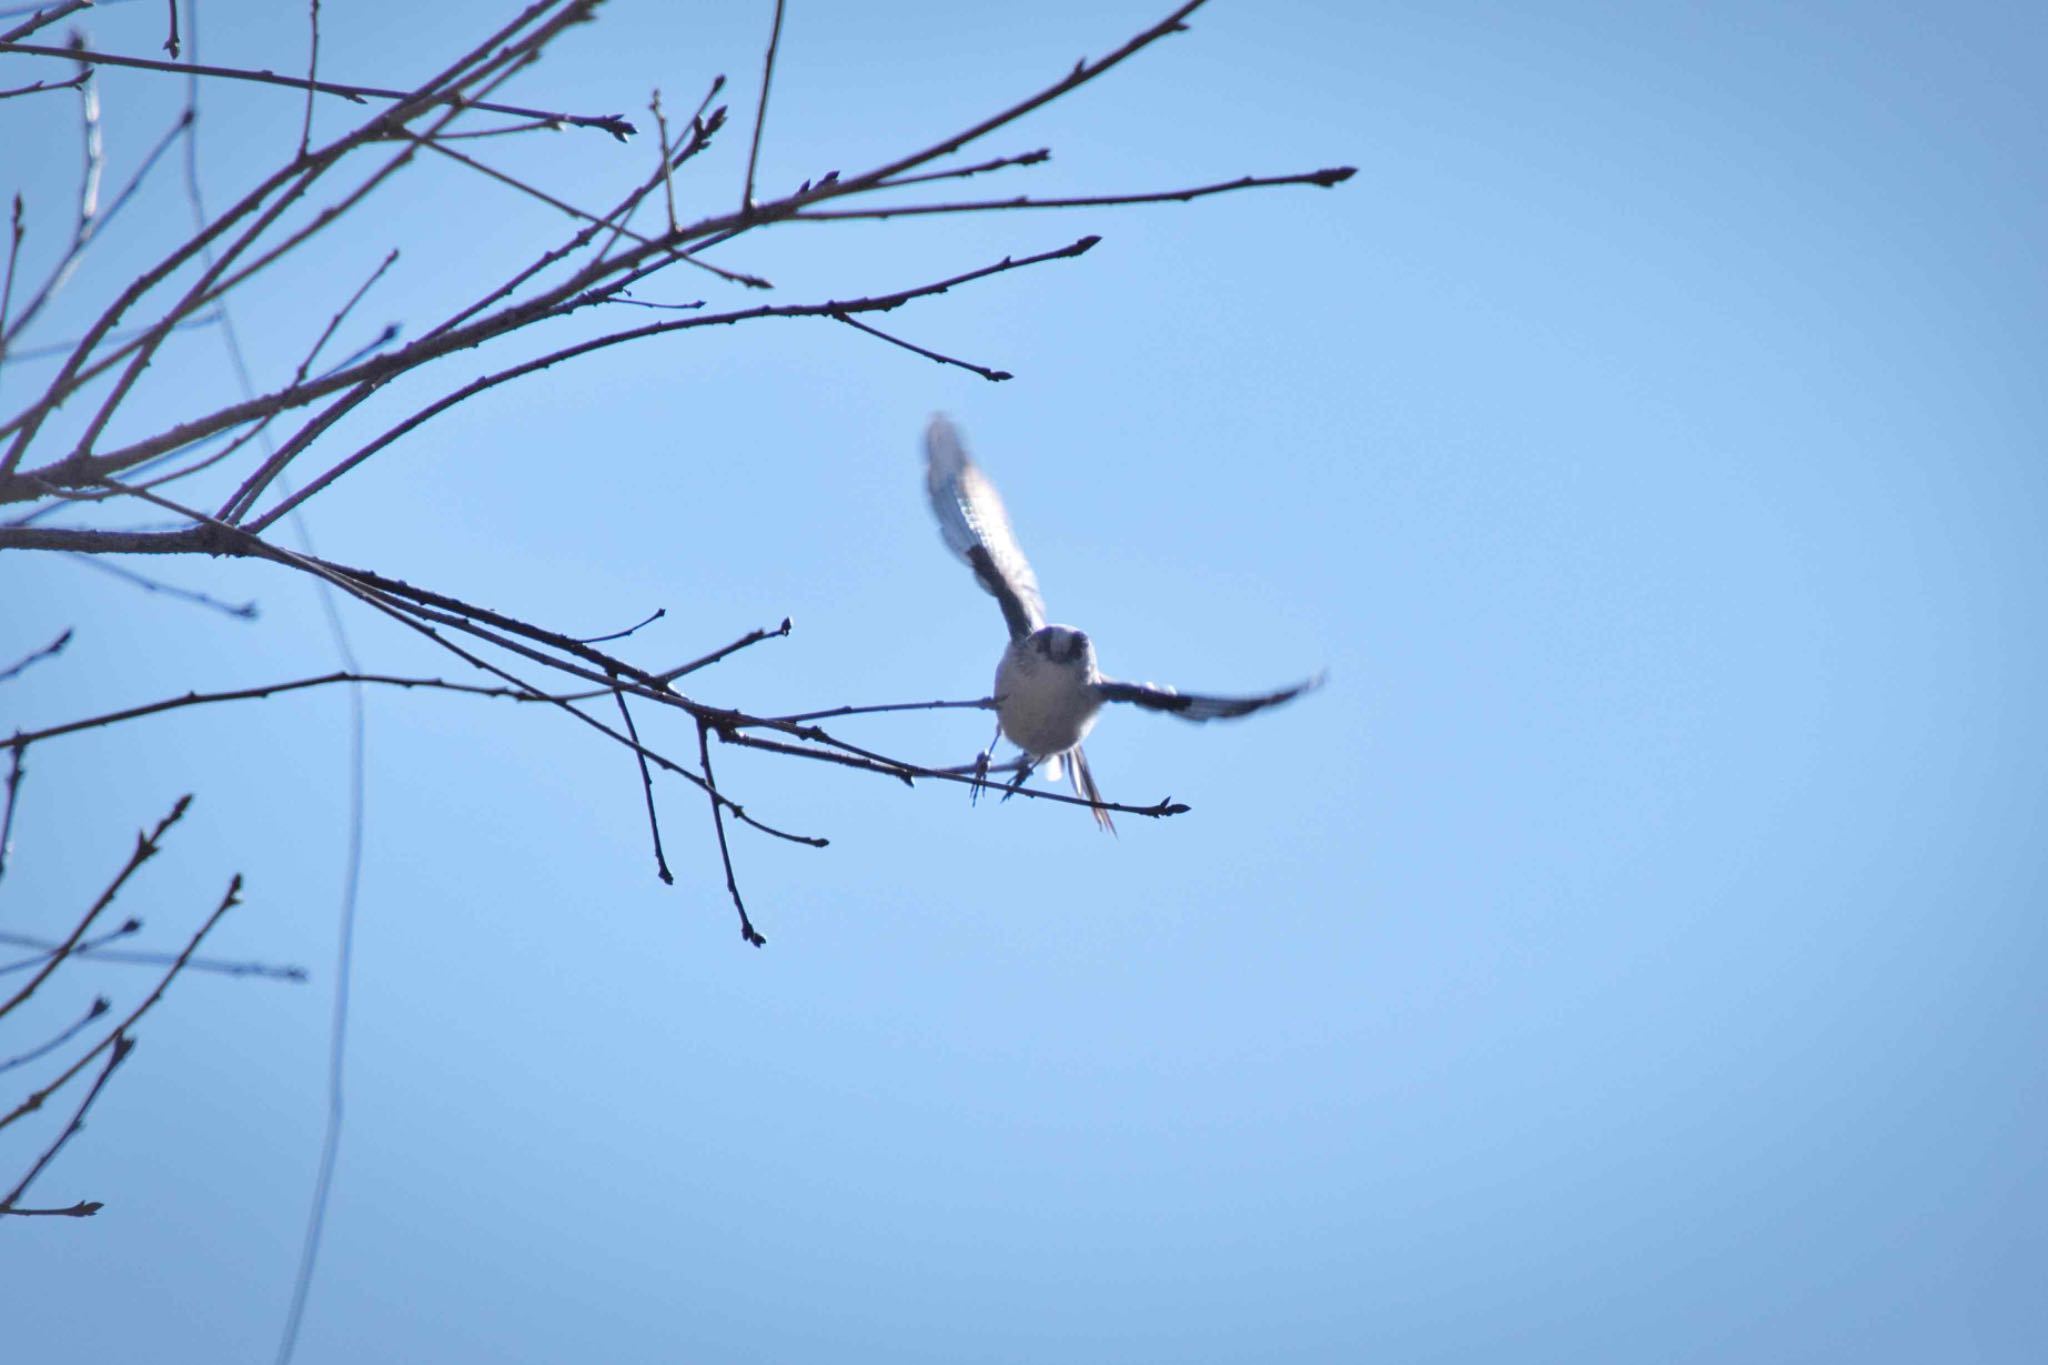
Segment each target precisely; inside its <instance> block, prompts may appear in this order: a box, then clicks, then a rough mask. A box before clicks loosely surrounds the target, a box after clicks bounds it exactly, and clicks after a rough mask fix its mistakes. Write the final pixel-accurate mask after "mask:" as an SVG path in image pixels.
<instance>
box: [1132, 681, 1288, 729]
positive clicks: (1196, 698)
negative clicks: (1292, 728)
mask: <svg viewBox="0 0 2048 1365" xmlns="http://www.w3.org/2000/svg"><path fill="white" fill-rule="evenodd" d="M1322 685H1323V675H1322V674H1320V673H1318V674H1317V675H1316V676H1315V677H1313V678H1307V679H1304V680H1303V681H1301V682H1298V683H1296V684H1294V686H1292V687H1283V688H1281V689H1280V690H1279V691H1278V692H1267V693H1264V694H1263V695H1261V696H1256V697H1205V696H1203V695H1202V694H1200V693H1198V692H1176V691H1175V690H1174V689H1172V688H1171V687H1161V686H1160V685H1158V684H1157V683H1127V682H1116V681H1114V680H1112V679H1109V678H1104V679H1103V680H1102V681H1101V682H1099V683H1097V684H1095V694H1096V695H1097V696H1099V697H1101V698H1102V699H1103V700H1104V701H1127V702H1134V703H1136V704H1137V705H1139V706H1142V707H1144V708H1145V709H1146V710H1148V711H1164V712H1166V713H1167V714H1168V715H1174V716H1179V717H1180V718H1181V719H1182V720H1193V721H1204V720H1233V719H1235V718H1236V717H1238V716H1249V715H1250V714H1252V712H1254V711H1263V710H1265V709H1266V708H1267V707H1269V706H1278V705H1280V704H1281V703H1282V702H1288V701H1293V700H1294V699H1295V698H1296V697H1298V696H1300V695H1301V694H1302V693H1304V692H1313V691H1314V690H1315V689H1316V688H1318V687H1321V686H1322Z"/></svg>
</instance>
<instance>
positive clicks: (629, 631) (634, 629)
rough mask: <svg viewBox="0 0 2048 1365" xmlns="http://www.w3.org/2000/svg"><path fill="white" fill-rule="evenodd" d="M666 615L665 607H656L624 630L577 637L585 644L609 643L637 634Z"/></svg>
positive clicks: (666, 609)
mask: <svg viewBox="0 0 2048 1365" xmlns="http://www.w3.org/2000/svg"><path fill="white" fill-rule="evenodd" d="M666 615H668V608H667V607H656V608H655V609H654V613H653V615H651V616H649V617H648V618H647V619H646V620H644V621H641V622H640V623H639V624H637V625H631V626H627V627H626V628H625V629H624V630H615V631H613V632H611V633H610V634H609V635H582V636H578V637H577V638H578V639H580V640H581V641H582V642H583V643H584V644H586V645H602V644H609V643H610V642H611V641H613V640H624V639H626V638H627V637H629V636H633V635H638V634H639V633H640V632H641V631H643V630H645V629H647V627H649V626H651V625H653V624H654V623H655V622H656V621H659V620H660V619H661V618H662V617H664V616H666Z"/></svg>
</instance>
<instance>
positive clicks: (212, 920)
mask: <svg viewBox="0 0 2048 1365" xmlns="http://www.w3.org/2000/svg"><path fill="white" fill-rule="evenodd" d="M241 895H242V874H241V873H239V872H237V873H236V874H235V875H234V877H233V878H232V879H230V880H229V882H228V889H227V892H226V894H225V895H223V896H222V897H221V898H220V903H219V904H218V905H216V906H215V907H214V908H213V913H212V914H210V915H208V916H207V917H206V922H205V923H204V924H202V925H200V926H199V928H198V930H197V931H196V932H194V933H193V935H192V938H191V940H190V941H189V942H187V943H186V945H185V951H184V952H182V953H180V954H178V960H177V961H175V962H173V963H172V964H171V968H170V970H169V971H167V972H165V973H164V974H163V978H162V979H161V980H159V981H158V982H157V983H156V989H155V990H153V991H151V992H150V993H149V995H148V997H147V998H146V999H144V1000H143V1002H142V1003H141V1004H139V1005H137V1006H136V1007H135V1008H134V1009H133V1010H131V1011H130V1012H129V1014H128V1017H127V1018H126V1019H123V1020H122V1021H121V1023H120V1025H119V1026H118V1027H116V1028H115V1030H114V1031H113V1033H111V1034H109V1035H108V1036H107V1037H106V1038H104V1039H102V1040H101V1041H100V1042H99V1043H98V1044H97V1045H96V1046H95V1047H94V1048H93V1049H92V1051H90V1052H88V1053H86V1054H85V1055H84V1056H83V1057H80V1058H79V1059H78V1060H77V1061H75V1062H73V1063H72V1064H71V1065H70V1066H69V1067H66V1068H65V1069H64V1071H63V1072H61V1073H60V1074H59V1075H58V1076H57V1078H56V1079H55V1080H53V1081H51V1082H50V1083H49V1084H48V1085H46V1086H44V1087H42V1088H41V1089H40V1090H36V1091H32V1092H31V1093H30V1094H29V1096H28V1098H27V1099H25V1100H23V1101H22V1102H21V1103H20V1104H18V1105H16V1106H15V1107H14V1108H13V1109H12V1110H10V1111H9V1112H8V1113H7V1114H6V1115H4V1116H0V1129H5V1128H6V1127H8V1126H9V1125H10V1124H12V1123H14V1121H15V1120H17V1119H19V1118H21V1117H22V1116H24V1115H26V1114H32V1113H34V1112H35V1111H36V1110H38V1109H41V1108H42V1107H43V1104H44V1102H45V1101H46V1100H48V1099H49V1098H50V1096H51V1095H54V1094H55V1093H56V1092H57V1091H59V1090H61V1089H62V1088H63V1087H64V1086H66V1085H68V1084H69V1083H70V1082H71V1079H72V1078H73V1077H74V1076H76V1075H77V1074H78V1073H79V1072H81V1071H83V1070H85V1068H86V1067H87V1065H89V1064H90V1063H91V1061H92V1059H93V1058H95V1057H97V1056H99V1054H100V1053H102V1052H104V1051H106V1049H107V1048H108V1047H109V1046H111V1045H112V1044H113V1041H114V1039H116V1038H119V1037H121V1036H123V1035H124V1034H127V1033H129V1032H131V1031H132V1030H133V1029H134V1027H135V1021H136V1020H138V1019H140V1018H141V1017H142V1016H143V1015H145V1014H147V1013H149V1011H150V1010H151V1009H153V1008H155V1006H156V1002H157V1001H159V1000H161V999H163V996H164V992H165V991H166V990H168V989H170V985H171V982H173V981H175V980H177V978H178V973H179V972H181V971H183V970H184V967H185V960H186V959H187V958H189V957H190V956H192V954H193V953H194V952H196V951H197V950H198V948H199V945H200V944H201V943H202V942H204V941H205V939H206V936H207V935H208V934H209V933H211V932H212V931H213V926H214V925H216V924H218V923H220V918H221V916H222V915H225V914H226V913H227V912H228V911H229V910H230V909H232V908H233V907H235V906H237V905H240V904H241V903H242V902H241Z"/></svg>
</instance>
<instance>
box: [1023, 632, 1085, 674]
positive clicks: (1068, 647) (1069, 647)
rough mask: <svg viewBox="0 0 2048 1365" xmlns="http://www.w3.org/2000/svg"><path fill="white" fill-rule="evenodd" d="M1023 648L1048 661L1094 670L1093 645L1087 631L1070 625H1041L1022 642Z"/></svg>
mask: <svg viewBox="0 0 2048 1365" xmlns="http://www.w3.org/2000/svg"><path fill="white" fill-rule="evenodd" d="M1024 646H1025V648H1027V649H1029V650H1030V651H1031V652H1032V653H1034V654H1036V655H1038V656H1039V657H1040V658H1042V659H1044V660H1045V661H1046V662H1048V663H1055V664H1060V665H1062V666H1065V667H1069V668H1075V667H1078V668H1081V669H1083V670H1085V671H1087V672H1089V673H1093V672H1094V671H1095V646H1094V645H1093V644H1092V643H1090V642H1089V639H1088V632H1087V631H1085V630H1075V629H1074V628H1073V627H1072V626H1041V627H1039V628H1038V629H1037V630H1035V631H1033V632H1032V633H1031V637H1030V638H1029V639H1028V640H1026V641H1025V642H1024Z"/></svg>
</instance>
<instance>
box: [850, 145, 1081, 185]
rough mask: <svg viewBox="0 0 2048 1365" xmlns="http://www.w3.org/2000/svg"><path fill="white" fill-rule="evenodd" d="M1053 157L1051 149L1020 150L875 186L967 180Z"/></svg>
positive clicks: (1031, 164)
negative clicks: (956, 167)
mask: <svg viewBox="0 0 2048 1365" xmlns="http://www.w3.org/2000/svg"><path fill="white" fill-rule="evenodd" d="M1051 159H1052V151H1051V149H1050V148H1046V147H1040V148H1038V149H1037V150H1036V151H1030V152H1020V153H1018V154H1017V155H1015V156H999V157H995V158H993V159H991V160H988V161H980V162H976V163H975V164H974V165H972V166H962V167H960V168H959V169H958V170H952V171H924V172H922V173H920V174H918V175H899V176H894V177H892V178H890V179H888V180H884V181H882V182H881V183H880V184H879V185H877V186H876V187H875V188H877V189H887V190H894V189H901V188H902V187H903V186H905V185H922V184H925V183H927V182H928V181H933V180H965V179H967V178H968V177H969V176H974V175H986V174H987V173H988V172H990V171H1000V170H1003V169H1005V168H1006V167H1010V166H1036V165H1037V164H1039V163H1040V162H1041V161H1050V160H1051Z"/></svg>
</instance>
